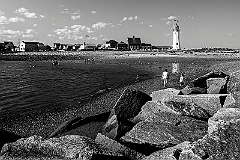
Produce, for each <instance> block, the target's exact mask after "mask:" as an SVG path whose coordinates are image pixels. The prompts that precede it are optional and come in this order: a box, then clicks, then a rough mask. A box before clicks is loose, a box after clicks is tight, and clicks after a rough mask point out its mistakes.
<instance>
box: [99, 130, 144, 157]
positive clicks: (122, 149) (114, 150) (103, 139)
mask: <svg viewBox="0 0 240 160" xmlns="http://www.w3.org/2000/svg"><path fill="white" fill-rule="evenodd" d="M95 143H96V144H98V146H99V148H100V150H101V151H102V154H104V155H109V158H110V157H112V159H113V157H123V159H124V158H125V159H126V158H129V159H134V160H138V159H142V158H144V157H145V156H144V155H143V154H141V153H139V152H137V151H135V150H132V149H130V148H128V147H126V146H124V145H122V144H120V143H119V142H117V141H115V140H113V139H110V138H108V137H107V136H105V135H102V134H101V133H99V134H98V135H97V137H96V139H95Z"/></svg>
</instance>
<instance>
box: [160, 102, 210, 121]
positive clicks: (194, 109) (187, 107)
mask: <svg viewBox="0 0 240 160" xmlns="http://www.w3.org/2000/svg"><path fill="white" fill-rule="evenodd" d="M165 104H166V106H168V107H169V108H171V109H172V110H174V111H176V112H179V113H180V114H181V115H183V116H188V117H193V118H196V119H201V120H205V121H207V120H208V118H210V115H209V113H208V112H207V111H206V110H205V109H203V108H202V107H199V106H198V105H196V104H195V103H192V102H190V103H188V102H176V101H169V102H165Z"/></svg>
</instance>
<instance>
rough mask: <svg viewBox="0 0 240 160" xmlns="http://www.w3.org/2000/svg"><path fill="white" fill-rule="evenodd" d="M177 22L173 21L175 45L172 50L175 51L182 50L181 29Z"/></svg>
mask: <svg viewBox="0 0 240 160" xmlns="http://www.w3.org/2000/svg"><path fill="white" fill-rule="evenodd" d="M177 22H178V21H177V20H176V19H174V21H173V44H172V49H173V50H180V49H181V47H180V28H179V26H178V24H177Z"/></svg>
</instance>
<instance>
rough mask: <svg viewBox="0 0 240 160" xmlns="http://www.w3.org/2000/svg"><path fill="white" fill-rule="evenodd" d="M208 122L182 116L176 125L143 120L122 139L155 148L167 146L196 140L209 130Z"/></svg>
mask: <svg viewBox="0 0 240 160" xmlns="http://www.w3.org/2000/svg"><path fill="white" fill-rule="evenodd" d="M206 131H207V123H206V122H203V121H198V120H195V119H192V118H187V117H185V118H182V120H181V121H180V122H179V123H177V124H176V125H175V126H174V125H172V124H170V123H162V122H147V121H142V122H139V123H138V124H136V125H135V126H134V127H133V129H132V130H131V131H129V132H128V133H126V134H125V136H123V137H122V138H121V139H120V140H121V141H123V142H125V143H135V144H149V146H153V147H155V148H159V149H162V148H166V147H171V146H174V145H177V144H179V143H181V142H183V141H192V142H193V141H195V140H198V139H200V138H202V137H203V136H204V135H205V134H206V133H207V132H206Z"/></svg>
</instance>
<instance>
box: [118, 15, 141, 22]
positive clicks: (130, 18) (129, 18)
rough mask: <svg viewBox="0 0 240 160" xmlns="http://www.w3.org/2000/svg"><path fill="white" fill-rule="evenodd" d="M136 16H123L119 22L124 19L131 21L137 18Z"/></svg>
mask: <svg viewBox="0 0 240 160" xmlns="http://www.w3.org/2000/svg"><path fill="white" fill-rule="evenodd" d="M138 19H139V18H138V16H134V17H133V16H129V17H123V19H122V20H121V21H120V22H124V21H127V20H128V21H132V20H138Z"/></svg>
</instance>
